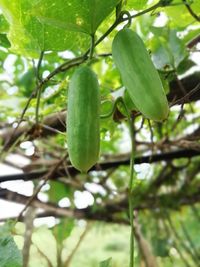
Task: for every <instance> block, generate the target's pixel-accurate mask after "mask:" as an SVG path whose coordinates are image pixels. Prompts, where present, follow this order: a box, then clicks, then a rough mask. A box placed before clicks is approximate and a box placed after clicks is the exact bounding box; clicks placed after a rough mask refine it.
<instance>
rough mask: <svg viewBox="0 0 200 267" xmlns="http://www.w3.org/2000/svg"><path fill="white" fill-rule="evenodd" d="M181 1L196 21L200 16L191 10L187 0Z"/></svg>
mask: <svg viewBox="0 0 200 267" xmlns="http://www.w3.org/2000/svg"><path fill="white" fill-rule="evenodd" d="M182 1H183V3H184V4H185V6H186V8H187V10H188V11H189V13H190V15H191V16H192V17H193V18H194V19H195V20H197V21H200V17H199V16H198V15H197V14H196V13H194V11H193V10H192V8H191V7H190V4H189V3H188V2H187V0H182Z"/></svg>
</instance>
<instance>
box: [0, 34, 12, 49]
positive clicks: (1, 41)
mask: <svg viewBox="0 0 200 267" xmlns="http://www.w3.org/2000/svg"><path fill="white" fill-rule="evenodd" d="M0 46H3V47H5V48H9V47H10V42H9V40H8V38H7V34H2V33H0Z"/></svg>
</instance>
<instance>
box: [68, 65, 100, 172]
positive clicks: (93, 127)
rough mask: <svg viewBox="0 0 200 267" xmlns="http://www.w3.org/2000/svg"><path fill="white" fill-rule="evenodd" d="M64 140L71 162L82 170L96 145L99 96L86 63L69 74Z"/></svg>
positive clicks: (94, 155) (91, 159)
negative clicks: (65, 137)
mask: <svg viewBox="0 0 200 267" xmlns="http://www.w3.org/2000/svg"><path fill="white" fill-rule="evenodd" d="M67 143H68V152H69V158H70V161H71V163H72V165H73V166H74V167H75V168H76V169H78V170H79V171H81V172H83V173H86V172H87V171H88V170H89V169H90V168H91V167H92V166H93V165H94V164H95V163H96V162H97V161H98V157H99V148H100V95H99V84H98V80H97V76H96V74H95V73H94V72H93V71H92V70H91V69H90V68H89V67H87V66H82V67H79V68H78V69H77V70H76V71H75V72H74V74H73V76H72V78H71V81H70V84H69V93H68V112H67Z"/></svg>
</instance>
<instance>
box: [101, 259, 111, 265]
mask: <svg viewBox="0 0 200 267" xmlns="http://www.w3.org/2000/svg"><path fill="white" fill-rule="evenodd" d="M111 260H112V259H111V258H109V259H107V260H105V261H102V262H100V265H99V267H110V266H111V265H110V263H111Z"/></svg>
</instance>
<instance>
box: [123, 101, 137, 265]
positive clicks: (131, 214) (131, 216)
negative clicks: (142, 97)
mask: <svg viewBox="0 0 200 267" xmlns="http://www.w3.org/2000/svg"><path fill="white" fill-rule="evenodd" d="M119 101H120V102H121V103H122V105H123V106H124V109H125V111H126V114H127V118H128V123H129V131H130V137H131V158H130V179H129V188H128V189H129V190H128V200H129V219H130V225H131V235H130V260H129V267H134V205H133V182H134V160H135V140H134V127H133V121H132V118H131V116H130V114H129V111H128V109H127V107H126V105H125V103H124V101H123V99H122V98H121V97H120V98H119Z"/></svg>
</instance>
